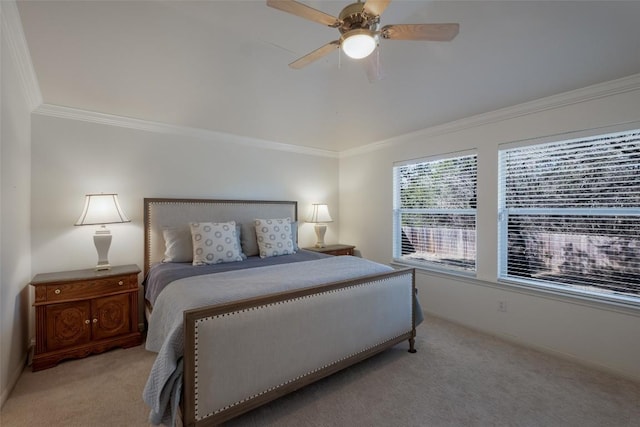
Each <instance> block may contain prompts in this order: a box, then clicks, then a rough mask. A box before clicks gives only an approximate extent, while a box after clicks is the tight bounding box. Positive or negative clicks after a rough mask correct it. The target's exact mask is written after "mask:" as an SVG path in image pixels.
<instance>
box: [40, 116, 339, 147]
mask: <svg viewBox="0 0 640 427" xmlns="http://www.w3.org/2000/svg"><path fill="white" fill-rule="evenodd" d="M33 114H38V115H41V116H49V117H58V118H63V119H69V120H78V121H82V122H87V123H97V124H103V125H109V126H117V127H122V128H129V129H136V130H142V131H146V132H154V133H162V134H172V135H180V136H188V137H194V138H202V139H205V140H217V141H222V142H225V143H231V144H238V145H244V146H247V147H254V148H262V149H269V150H278V151H287V152H290V153H298V154H305V155H309V156H320V157H331V158H338V152H337V151H331V150H321V149H318V148H311V147H302V146H298V145H292V144H284V143H280V142H274V141H268V140H264V139H258V138H250V137H245V136H240V135H234V134H230V133H225V132H217V131H212V130H207V129H200V128H193V127H187V126H177V125H170V124H166V123H160V122H153V121H148V120H141V119H134V118H131V117H123V116H116V115H112V114H105V113H98V112H95V111H87V110H80V109H77V108H70V107H63V106H60V105H52V104H42V105H40V106H39V107H38V108H36V109H35V111H34V112H33Z"/></svg>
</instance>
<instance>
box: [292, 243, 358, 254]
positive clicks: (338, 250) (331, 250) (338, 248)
mask: <svg viewBox="0 0 640 427" xmlns="http://www.w3.org/2000/svg"><path fill="white" fill-rule="evenodd" d="M355 248H356V247H355V246H353V245H341V244H337V245H327V246H324V247H322V248H315V247H313V248H304V249H306V250H309V251H313V252H320V253H323V254H327V255H335V256H339V255H354V249H355Z"/></svg>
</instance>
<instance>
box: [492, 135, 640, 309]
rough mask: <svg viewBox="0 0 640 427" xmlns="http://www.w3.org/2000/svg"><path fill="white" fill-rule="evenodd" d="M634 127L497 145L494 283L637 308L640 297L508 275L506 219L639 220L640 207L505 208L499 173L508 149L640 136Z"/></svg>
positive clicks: (503, 182) (503, 184) (503, 178)
mask: <svg viewBox="0 0 640 427" xmlns="http://www.w3.org/2000/svg"><path fill="white" fill-rule="evenodd" d="M634 124H635V126H622V127H621V126H615V127H608V128H599V129H592V130H589V131H582V132H573V133H569V134H564V135H556V136H550V137H545V138H538V139H534V140H527V141H518V142H513V143H506V144H499V145H498V149H497V157H498V159H497V161H498V183H497V184H498V191H497V197H498V200H497V201H498V209H497V212H496V214H497V226H498V240H497V248H496V250H497V276H498V277H497V281H498V283H500V284H506V285H510V286H513V287H520V288H523V289H529V290H532V291H534V292H543V293H553V294H556V295H563V296H568V297H570V298H572V299H579V300H585V301H591V302H601V303H602V302H603V303H606V304H608V305H616V306H621V307H632V308H634V309H637V308H640V296H639V297H632V296H627V295H624V294H616V293H605V292H601V293H600V292H595V291H589V290H585V289H580V288H579V287H578V285H566V284H561V283H557V284H554V283H552V282H549V281H543V280H536V279H535V278H525V277H518V276H513V275H512V276H509V275H508V271H507V270H508V254H509V251H508V231H509V230H508V225H509V224H508V222H509V215H510V214H511V215H541V214H544V215H548V216H551V215H562V216H571V215H576V216H640V206H639V207H634V208H575V207H573V208H572V207H569V208H506V207H504V204H505V200H504V189H505V185H506V184H505V179H506V177H505V173H504V172H503V170H502V167H503V162H502V159H501V157H502V153H503V152H506V151H508V150H511V149H517V148H522V147H530V146H536V145H545V144H553V143H563V142H565V143H570V142H572V141H576V140H588V139H597V138H600V137H602V138H606V137H607V136H610V135H615V134H623V133H637V132H640V123H634Z"/></svg>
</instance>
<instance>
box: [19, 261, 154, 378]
mask: <svg viewBox="0 0 640 427" xmlns="http://www.w3.org/2000/svg"><path fill="white" fill-rule="evenodd" d="M139 273H140V268H139V267H138V266H137V265H135V264H131V265H122V266H116V267H112V268H111V269H110V270H101V271H96V270H94V269H87V270H74V271H61V272H56V273H44V274H37V275H35V276H34V278H33V280H32V281H31V285H32V286H34V287H35V302H34V304H33V305H34V306H35V308H36V347H35V351H34V356H33V365H32V368H33V370H34V371H39V370H41V369H46V368H51V367H53V366H56V365H57V364H58V362H60V361H61V360H63V359H71V358H79V357H85V356H88V355H89V354H92V353H101V352H103V351H106V350H108V349H110V348H113V347H125V348H126V347H133V346H136V345H139V344H141V343H142V334H141V333H140V331H139V330H138V274H139Z"/></svg>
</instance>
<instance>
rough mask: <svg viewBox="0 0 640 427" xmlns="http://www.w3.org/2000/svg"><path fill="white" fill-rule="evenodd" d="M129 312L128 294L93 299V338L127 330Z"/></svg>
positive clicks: (110, 335)
mask: <svg viewBox="0 0 640 427" xmlns="http://www.w3.org/2000/svg"><path fill="white" fill-rule="evenodd" d="M129 313H130V309H129V294H120V295H113V296H109V297H104V298H97V299H95V300H93V301H92V314H93V319H92V324H93V339H94V340H99V339H103V338H108V337H112V336H115V335H119V334H122V333H126V332H129V330H130V327H131V323H130V316H129Z"/></svg>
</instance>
